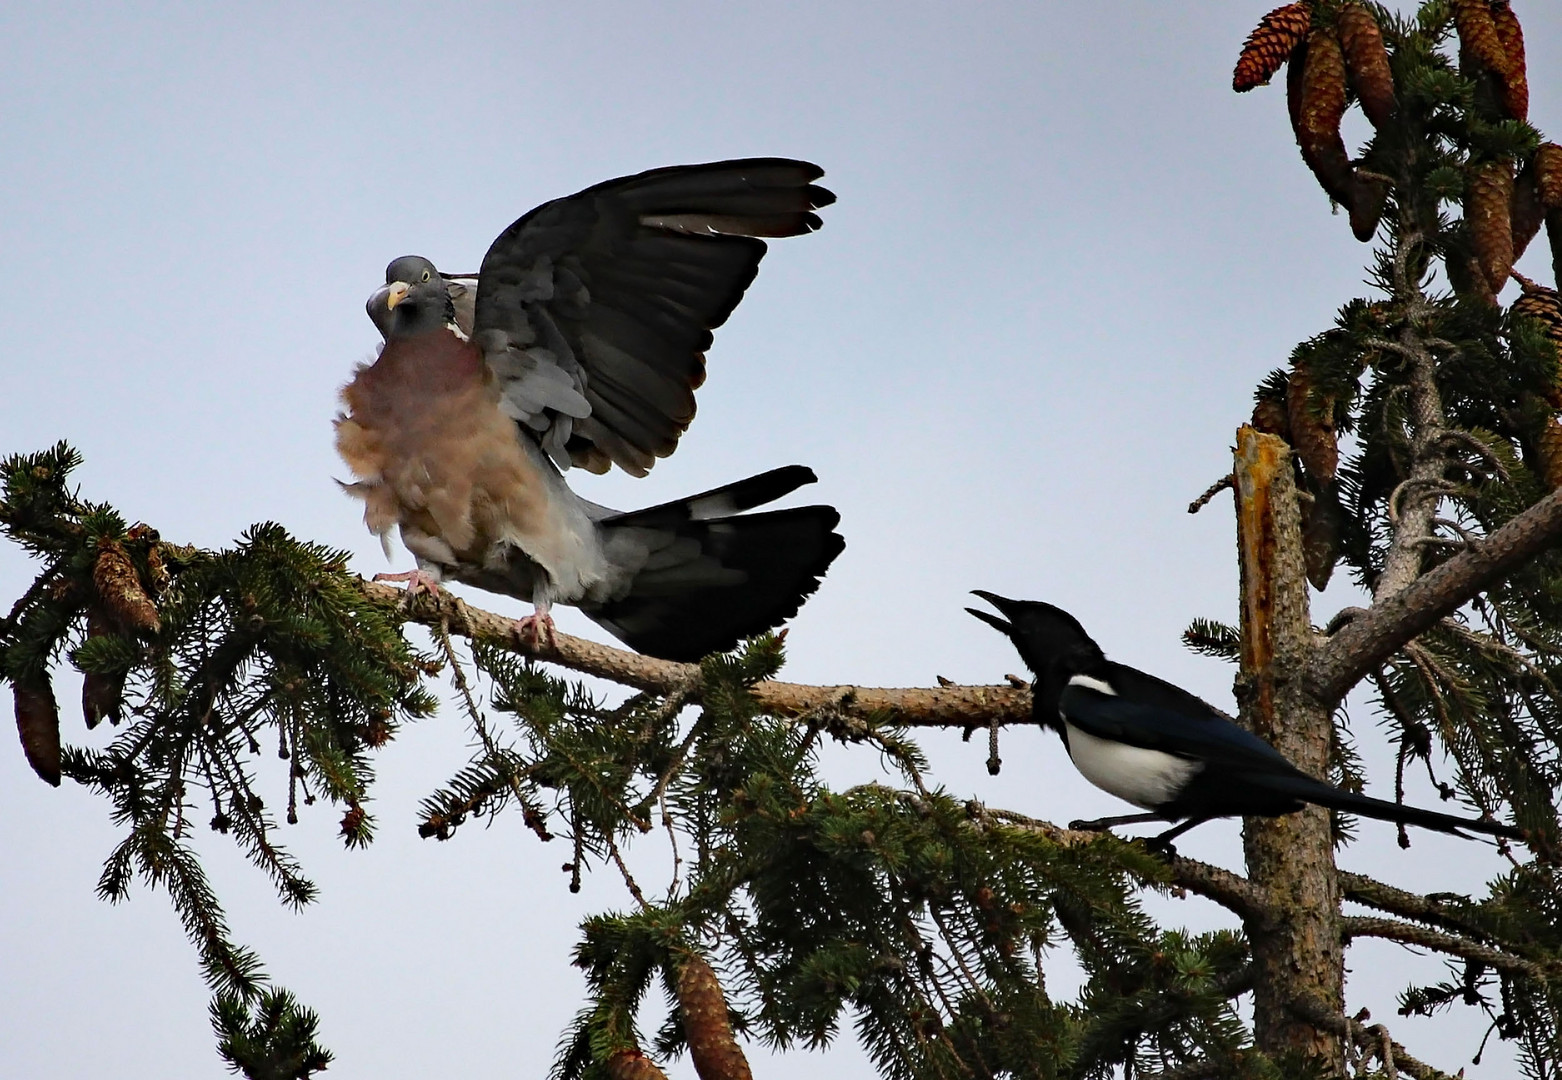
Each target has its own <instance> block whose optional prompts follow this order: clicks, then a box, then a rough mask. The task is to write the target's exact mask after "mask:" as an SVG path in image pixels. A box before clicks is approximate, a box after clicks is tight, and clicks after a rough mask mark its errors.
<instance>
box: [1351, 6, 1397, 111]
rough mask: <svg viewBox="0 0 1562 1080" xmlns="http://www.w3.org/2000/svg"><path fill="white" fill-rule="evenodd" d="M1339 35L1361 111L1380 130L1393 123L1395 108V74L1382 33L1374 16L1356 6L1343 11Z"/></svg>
mask: <svg viewBox="0 0 1562 1080" xmlns="http://www.w3.org/2000/svg"><path fill="white" fill-rule="evenodd" d="M1339 31H1340V45H1341V47H1342V48H1343V49H1344V52H1345V70H1346V72H1347V73H1348V74H1349V75H1350V84H1351V86H1353V87H1355V89H1356V97H1357V98H1359V99H1360V100H1361V111H1362V112H1364V113H1366V114H1367V119H1368V120H1371V121H1372V126H1373V127H1375V128H1380V129H1381V128H1382V127H1384V126H1385V125H1386V124H1387V123H1388V122H1389V121H1390V120H1392V119H1393V117H1394V109H1395V105H1396V103H1395V101H1394V73H1393V72H1392V71H1390V70H1389V66H1388V50H1387V49H1385V48H1384V47H1383V31H1382V30H1380V29H1379V28H1378V21H1377V20H1376V19H1374V18H1373V17H1372V13H1371V12H1370V11H1368V10H1367V9H1366V8H1364V7H1362V6H1361V5H1360V4H1355V3H1351V4H1346V5H1345V6H1344V7H1342V8H1341V9H1340V21H1339Z"/></svg>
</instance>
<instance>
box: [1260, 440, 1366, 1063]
mask: <svg viewBox="0 0 1562 1080" xmlns="http://www.w3.org/2000/svg"><path fill="white" fill-rule="evenodd" d="M1236 477H1237V547H1238V552H1239V560H1240V564H1241V572H1242V667H1241V673H1240V674H1239V675H1238V677H1237V686H1236V693H1237V701H1238V704H1239V706H1240V716H1241V719H1242V722H1243V723H1244V724H1246V725H1247V726H1248V728H1250V729H1251V730H1252V731H1254V732H1255V733H1257V734H1258V735H1259V736H1260V737H1262V738H1264V739H1266V740H1268V741H1269V742H1270V743H1272V744H1273V745H1274V746H1275V748H1276V749H1278V750H1279V751H1280V752H1281V753H1282V754H1284V755H1285V756H1286V757H1287V758H1289V759H1290V760H1291V761H1293V762H1295V763H1296V765H1297V766H1298V767H1299V768H1301V769H1303V770H1305V771H1306V772H1309V773H1311V774H1312V775H1314V776H1323V775H1325V773H1326V772H1327V768H1328V762H1329V746H1330V741H1331V738H1332V735H1333V721H1332V718H1331V716H1330V713H1329V710H1328V709H1327V708H1324V707H1321V706H1319V705H1318V704H1317V703H1316V702H1314V701H1313V700H1312V699H1311V698H1310V697H1309V696H1308V695H1307V693H1306V691H1305V686H1304V682H1303V677H1302V676H1303V672H1304V671H1305V670H1306V666H1307V661H1308V660H1309V659H1310V656H1311V653H1312V650H1313V645H1312V621H1311V617H1310V615H1309V610H1308V594H1307V577H1306V569H1305V566H1304V561H1303V557H1302V534H1301V513H1300V510H1299V508H1298V505H1297V497H1296V483H1295V476H1294V472H1293V470H1292V466H1291V453H1290V449H1289V448H1288V447H1287V446H1286V444H1285V442H1284V441H1283V440H1281V439H1279V438H1276V437H1275V436H1273V435H1263V434H1260V433H1259V432H1258V431H1256V430H1255V429H1253V428H1251V427H1246V426H1244V427H1242V428H1241V429H1239V430H1238V432H1237V448H1236ZM1242 840H1243V849H1244V852H1245V854H1246V858H1247V870H1248V879H1249V881H1250V882H1251V883H1252V885H1253V886H1254V887H1255V888H1256V889H1257V890H1258V891H1259V892H1260V893H1261V894H1262V895H1264V896H1266V897H1267V900H1268V902H1267V904H1266V905H1265V907H1266V909H1267V911H1266V912H1265V913H1264V915H1263V916H1261V917H1253V916H1249V917H1247V918H1245V919H1244V925H1245V926H1246V929H1247V934H1248V940H1249V942H1250V944H1251V946H1252V950H1253V962H1254V965H1255V966H1256V968H1257V972H1258V978H1257V981H1256V985H1255V989H1254V1002H1253V1030H1254V1038H1255V1041H1256V1042H1257V1044H1258V1047H1259V1049H1261V1050H1263V1051H1265V1052H1267V1053H1271V1054H1276V1053H1283V1052H1285V1051H1288V1050H1291V1051H1295V1050H1299V1051H1302V1052H1303V1053H1306V1054H1309V1055H1311V1056H1313V1057H1315V1058H1319V1059H1322V1060H1323V1061H1324V1062H1325V1063H1326V1064H1327V1065H1328V1066H1329V1067H1330V1068H1331V1069H1334V1070H1340V1069H1342V1068H1343V1067H1344V1055H1343V1050H1342V1047H1341V1043H1340V1039H1339V1037H1338V1036H1337V1035H1336V1034H1334V1033H1333V1032H1329V1031H1326V1030H1323V1029H1322V1028H1320V1027H1319V1026H1318V1025H1316V1024H1314V1023H1312V1022H1310V1021H1309V1020H1307V1019H1306V1018H1304V1017H1302V1016H1299V1015H1298V1014H1297V1013H1296V1012H1295V1011H1294V1010H1293V1009H1292V1008H1291V1007H1290V1006H1291V1003H1292V1002H1293V1001H1296V1000H1298V999H1301V998H1306V999H1309V1000H1313V1001H1319V1002H1324V1003H1327V1005H1328V1007H1330V1008H1332V1009H1335V1010H1343V1008H1344V996H1345V986H1344V970H1345V966H1344V947H1343V945H1342V942H1341V936H1340V922H1339V919H1340V915H1339V912H1340V891H1339V878H1338V874H1337V871H1336V869H1335V865H1334V847H1333V838H1332V836H1331V826H1330V819H1329V813H1328V811H1326V810H1324V809H1323V808H1321V807H1316V806H1309V807H1307V808H1306V809H1305V810H1302V811H1301V812H1299V813H1295V814H1288V815H1286V816H1284V817H1278V818H1248V819H1246V820H1245V821H1244V822H1243V828H1242Z"/></svg>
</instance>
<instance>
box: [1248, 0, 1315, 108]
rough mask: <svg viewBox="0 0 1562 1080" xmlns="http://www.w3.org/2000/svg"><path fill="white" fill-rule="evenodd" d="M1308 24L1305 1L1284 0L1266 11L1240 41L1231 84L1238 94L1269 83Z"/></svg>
mask: <svg viewBox="0 0 1562 1080" xmlns="http://www.w3.org/2000/svg"><path fill="white" fill-rule="evenodd" d="M1311 26H1312V8H1310V7H1309V6H1308V5H1307V4H1305V3H1298V4H1287V5H1285V7H1282V8H1275V10H1273V11H1271V12H1270V13H1269V14H1268V15H1265V16H1264V17H1263V18H1262V19H1260V20H1259V22H1258V27H1257V28H1256V29H1255V30H1254V31H1253V32H1252V33H1251V34H1249V35H1248V36H1247V41H1245V42H1243V43H1242V55H1241V56H1239V57H1238V58H1237V69H1236V71H1235V72H1234V73H1232V76H1231V88H1232V89H1233V90H1235V91H1236V92H1237V93H1239V94H1241V93H1245V92H1246V91H1248V90H1251V89H1253V87H1255V86H1268V85H1269V80H1270V79H1272V78H1274V75H1275V72H1277V71H1279V70H1280V65H1281V64H1283V63H1285V62H1286V60H1287V59H1289V58H1290V56H1291V53H1292V52H1293V51H1294V50H1295V48H1296V46H1297V45H1299V44H1301V41H1302V39H1303V38H1304V37H1306V36H1307V30H1308V28H1309V27H1311Z"/></svg>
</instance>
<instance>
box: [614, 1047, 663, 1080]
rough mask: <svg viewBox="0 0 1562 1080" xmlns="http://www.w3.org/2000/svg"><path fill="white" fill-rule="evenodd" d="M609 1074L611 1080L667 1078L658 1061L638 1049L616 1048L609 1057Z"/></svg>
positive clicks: (661, 1079)
mask: <svg viewBox="0 0 1562 1080" xmlns="http://www.w3.org/2000/svg"><path fill="white" fill-rule="evenodd" d="M607 1075H608V1076H609V1077H610V1078H611V1080H667V1074H666V1073H664V1072H662V1070H661V1069H659V1068H657V1065H656V1062H654V1061H652V1060H651V1059H650V1058H648V1057H646V1056H645V1054H643V1053H641V1052H640V1051H639V1050H638V1049H635V1050H615V1051H614V1052H613V1053H612V1055H611V1056H610V1057H609V1058H608V1059H607Z"/></svg>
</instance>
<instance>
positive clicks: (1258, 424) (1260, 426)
mask: <svg viewBox="0 0 1562 1080" xmlns="http://www.w3.org/2000/svg"><path fill="white" fill-rule="evenodd" d="M1252 423H1253V428H1254V429H1255V430H1257V431H1261V432H1263V433H1264V434H1265V435H1278V436H1280V438H1282V439H1284V440H1285V441H1286V442H1290V441H1291V418H1290V417H1289V416H1288V415H1286V408H1285V402H1283V401H1276V400H1274V399H1273V398H1261V399H1259V400H1258V401H1257V402H1256V403H1255V404H1254V405H1253V421H1252Z"/></svg>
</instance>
